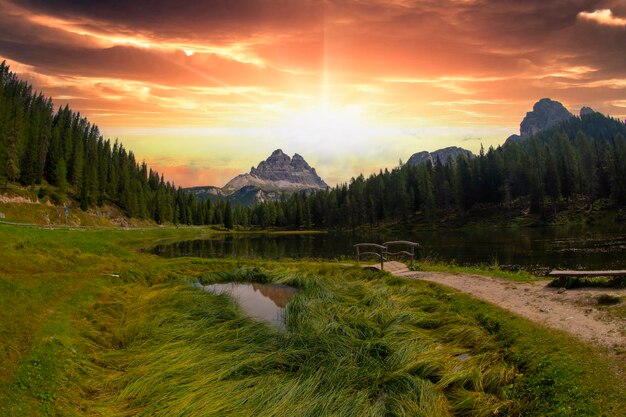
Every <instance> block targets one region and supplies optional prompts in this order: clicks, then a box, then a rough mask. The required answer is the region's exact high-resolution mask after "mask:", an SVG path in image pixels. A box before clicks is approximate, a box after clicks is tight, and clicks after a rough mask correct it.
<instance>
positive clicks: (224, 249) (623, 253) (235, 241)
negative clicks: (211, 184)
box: [151, 227, 626, 270]
mask: <svg viewBox="0 0 626 417" xmlns="http://www.w3.org/2000/svg"><path fill="white" fill-rule="evenodd" d="M399 239H405V240H411V241H413V242H418V243H419V244H420V245H421V249H420V257H426V258H429V259H433V260H441V261H446V262H456V263H457V264H459V265H476V264H493V263H496V262H497V263H498V264H499V265H502V266H505V267H506V266H513V267H514V268H515V267H518V266H519V267H521V268H524V269H528V270H538V269H539V270H540V269H542V268H573V269H615V268H619V269H626V227H621V228H614V229H613V230H595V229H592V228H585V227H568V228H564V227H542V228H524V229H521V228H520V229H474V230H440V231H425V232H417V233H406V234H402V233H400V234H398V235H395V236H393V237H392V236H384V235H352V234H332V233H329V234H326V233H323V234H237V235H231V234H217V235H215V236H212V237H211V238H209V239H202V240H189V241H182V242H174V243H167V244H160V245H158V246H156V247H154V248H153V249H152V250H151V251H152V253H155V254H158V255H161V256H165V257H181V256H195V257H207V258H214V257H217V258H221V257H239V258H265V259H282V258H292V259H329V260H334V259H342V258H344V259H345V258H351V259H353V258H354V254H355V252H354V248H353V246H352V245H354V244H355V243H359V242H373V243H382V242H384V241H387V240H399Z"/></svg>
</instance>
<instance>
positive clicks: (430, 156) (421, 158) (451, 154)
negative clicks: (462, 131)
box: [407, 146, 474, 165]
mask: <svg viewBox="0 0 626 417" xmlns="http://www.w3.org/2000/svg"><path fill="white" fill-rule="evenodd" d="M460 155H465V156H466V157H467V158H468V159H469V158H473V157H474V154H473V153H472V152H470V151H468V150H467V149H463V148H459V147H457V146H450V147H448V148H443V149H439V150H436V151H434V152H426V151H422V152H417V153H414V154H413V155H411V157H410V158H409V160H408V161H407V164H409V165H420V164H423V163H426V161H430V162H431V163H432V164H433V165H434V164H435V162H437V159H439V160H440V161H441V162H442V163H444V164H446V163H449V162H450V161H451V160H452V161H456V159H457V158H458V157H459V156H460Z"/></svg>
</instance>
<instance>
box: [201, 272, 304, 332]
mask: <svg viewBox="0 0 626 417" xmlns="http://www.w3.org/2000/svg"><path fill="white" fill-rule="evenodd" d="M202 288H203V289H204V290H205V291H207V292H210V293H213V294H229V295H230V296H232V297H233V298H234V299H235V301H237V303H238V304H239V305H240V306H241V308H242V309H243V310H244V311H245V312H246V313H247V314H248V315H249V316H251V317H254V318H257V319H260V320H264V321H267V322H269V323H272V324H274V325H276V326H277V327H279V328H283V327H284V316H285V307H286V306H287V303H288V302H289V300H291V298H292V297H293V296H294V295H296V292H297V290H296V289H295V288H293V287H289V286H287V285H282V284H257V283H235V282H232V283H225V284H210V285H205V286H203V287H202Z"/></svg>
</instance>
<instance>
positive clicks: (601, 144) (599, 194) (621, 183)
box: [0, 62, 626, 229]
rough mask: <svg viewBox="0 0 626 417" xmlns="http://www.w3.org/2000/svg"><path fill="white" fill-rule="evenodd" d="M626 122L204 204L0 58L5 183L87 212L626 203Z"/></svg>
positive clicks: (419, 216)
mask: <svg viewBox="0 0 626 417" xmlns="http://www.w3.org/2000/svg"><path fill="white" fill-rule="evenodd" d="M625 136H626V126H625V125H624V123H623V122H621V121H619V120H616V119H613V118H610V117H605V116H604V115H602V114H600V113H593V114H588V115H585V116H583V117H582V118H578V117H574V118H572V119H571V120H569V121H566V122H563V123H561V124H559V125H557V126H556V127H554V128H552V129H549V130H546V131H544V132H541V133H539V134H537V135H535V136H533V137H531V138H529V139H526V140H523V141H518V142H515V143H507V144H505V145H502V146H499V147H497V148H493V147H490V148H489V149H488V150H487V151H485V150H483V149H481V151H480V154H479V155H478V156H476V157H475V158H471V159H468V158H466V157H464V156H461V157H459V158H458V159H457V160H455V161H440V160H437V161H435V163H434V164H431V163H427V164H423V165H419V166H412V165H408V164H403V165H400V166H398V167H396V168H393V169H391V170H387V169H386V170H384V171H380V172H379V173H377V174H372V175H370V176H369V177H367V178H365V177H364V176H363V175H360V176H358V177H356V178H352V179H351V180H350V181H349V182H348V183H344V184H340V185H337V186H335V187H334V188H332V189H329V190H323V191H317V192H313V193H306V192H303V193H296V194H292V195H283V196H282V198H281V199H280V201H274V202H266V203H261V204H257V205H255V206H254V207H243V206H236V207H231V205H230V203H229V202H225V201H223V202H211V201H210V200H207V201H199V200H197V199H196V197H195V196H194V195H192V194H191V193H188V192H186V191H184V190H182V189H181V188H180V187H176V186H175V185H174V184H173V183H171V182H169V181H166V179H164V178H163V176H162V175H159V173H158V172H156V171H154V170H152V169H150V168H149V167H148V166H147V164H146V163H145V162H141V163H140V162H138V161H137V160H136V158H135V155H134V154H133V152H132V151H129V150H126V149H125V148H124V146H123V145H122V144H121V143H119V142H118V141H117V140H116V141H114V142H111V140H110V139H106V138H104V137H103V136H102V135H101V134H100V132H99V130H98V127H97V126H96V125H94V124H92V123H90V122H89V121H88V120H87V118H85V117H82V116H81V114H80V113H79V112H75V111H73V110H71V109H70V108H69V107H68V106H65V107H59V108H58V109H56V110H55V108H54V105H53V103H52V99H51V98H48V97H45V95H44V94H43V93H41V92H36V91H33V89H32V86H31V85H30V84H29V83H27V82H25V81H23V80H20V79H19V78H18V77H17V75H16V74H15V73H13V72H11V71H10V69H9V67H8V66H7V65H6V63H4V62H3V63H2V64H0V187H1V186H2V185H4V187H5V188H6V186H7V184H8V183H9V182H12V183H20V184H21V185H24V186H35V185H38V186H40V188H39V197H40V199H50V200H51V201H52V202H53V203H55V204H57V205H66V204H68V202H70V203H72V202H73V203H72V204H75V205H77V206H79V207H80V208H81V209H82V210H87V209H89V208H91V207H97V206H102V205H105V204H111V205H115V206H117V207H119V208H120V209H121V210H123V212H124V213H125V214H126V215H127V216H129V217H136V218H141V219H152V220H154V221H155V222H156V223H158V224H163V223H173V224H188V225H221V226H224V227H225V228H228V229H232V228H234V227H236V226H240V227H260V228H268V227H279V228H289V229H334V228H337V229H348V228H351V229H355V228H358V227H362V226H372V227H373V226H377V225H380V224H386V223H397V222H403V223H410V222H414V221H426V222H433V221H435V220H436V219H437V218H438V216H440V215H441V214H442V213H451V212H452V213H457V214H460V215H467V216H469V215H471V213H472V209H473V208H475V207H480V206H485V205H488V206H490V207H496V208H497V209H502V210H505V209H507V207H509V206H510V205H512V204H514V203H519V202H523V204H525V205H527V206H528V209H529V210H530V212H532V213H538V214H542V213H545V212H549V211H552V210H553V211H556V210H557V209H560V207H562V206H563V205H565V206H566V205H567V203H568V202H569V201H570V200H572V199H576V200H577V201H580V200H581V199H582V200H584V201H585V202H586V204H588V206H589V207H590V208H591V207H593V204H594V203H596V202H597V201H599V200H602V201H608V202H609V204H610V205H611V206H612V207H615V208H622V207H624V206H626V139H625Z"/></svg>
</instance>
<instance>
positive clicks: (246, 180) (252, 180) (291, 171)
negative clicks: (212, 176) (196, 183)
mask: <svg viewBox="0 0 626 417" xmlns="http://www.w3.org/2000/svg"><path fill="white" fill-rule="evenodd" d="M326 188H328V185H327V184H326V183H325V182H324V180H322V179H321V178H320V177H319V175H317V172H316V171H315V168H313V167H311V166H310V165H309V164H308V163H307V162H306V161H305V160H304V158H303V157H302V156H300V155H298V154H294V156H293V157H291V158H290V157H289V156H288V155H286V154H285V153H284V152H283V151H282V150H281V149H276V150H275V151H274V152H272V154H271V155H270V156H269V157H268V158H267V159H266V160H265V161H261V162H260V163H259V165H258V166H257V167H256V168H255V167H252V168H250V172H249V173H246V174H240V175H237V176H236V177H235V178H233V179H232V180H230V181H228V183H226V185H225V186H224V187H222V188H219V187H213V186H204V187H192V188H187V190H188V191H190V192H192V193H193V194H195V195H196V197H198V198H199V199H201V200H207V199H211V200H213V201H221V200H223V201H229V202H231V204H234V205H245V206H251V205H254V204H256V203H261V202H265V201H271V200H278V199H279V198H280V195H281V194H282V193H286V194H290V193H294V192H297V191H314V190H322V189H326Z"/></svg>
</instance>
